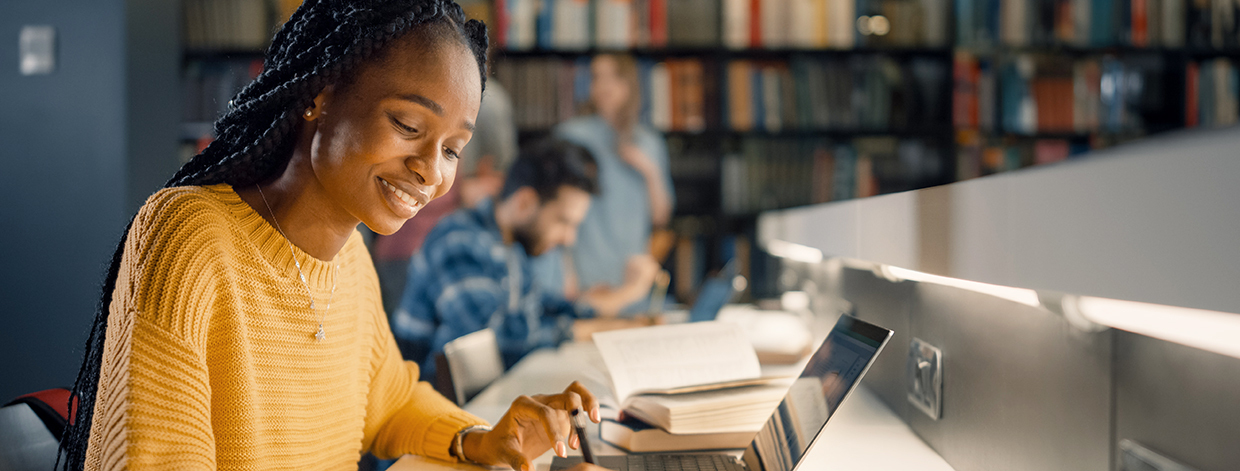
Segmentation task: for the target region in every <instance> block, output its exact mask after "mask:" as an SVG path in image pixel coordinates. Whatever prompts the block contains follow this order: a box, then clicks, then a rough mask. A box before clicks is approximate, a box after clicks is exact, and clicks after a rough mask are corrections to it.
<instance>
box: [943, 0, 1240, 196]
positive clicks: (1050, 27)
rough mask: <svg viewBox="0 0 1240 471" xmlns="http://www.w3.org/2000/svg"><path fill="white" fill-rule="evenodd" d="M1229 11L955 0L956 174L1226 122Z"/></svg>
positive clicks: (1197, 4)
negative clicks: (1180, 129) (958, 0)
mask: <svg viewBox="0 0 1240 471" xmlns="http://www.w3.org/2000/svg"><path fill="white" fill-rule="evenodd" d="M1237 13H1240V7H1238V6H1237V5H1235V4H1233V3H1228V2H1221V1H1215V0H1197V1H1187V0H1119V1H1116V0H1053V1H1033V0H1004V1H1002V2H980V1H965V2H960V3H958V6H957V9H956V11H955V12H954V15H955V19H956V42H957V44H956V47H955V50H956V57H955V61H954V67H953V69H954V70H953V78H954V82H955V85H954V92H953V93H954V97H953V124H954V125H955V127H956V128H957V136H956V137H957V139H956V143H957V149H958V154H957V165H956V168H957V175H956V178H957V179H966V178H972V177H976V176H980V175H986V174H990V173H995V172H1000V171H1006V170H1011V169H1016V168H1021V167H1026V166H1029V165H1038V164H1045V163H1051V162H1056V161H1059V160H1063V159H1065V158H1070V157H1073V156H1077V155H1081V154H1084V153H1085V152H1088V151H1089V150H1092V149H1098V148H1103V147H1109V146H1112V145H1115V144H1118V143H1122V142H1126V141H1131V140H1135V139H1140V138H1143V137H1146V136H1149V135H1152V134H1157V133H1160V132H1165V131H1169V130H1173V129H1179V128H1184V127H1195V126H1209V127H1221V126H1231V125H1234V124H1236V122H1237V112H1236V108H1237V105H1236V103H1237V92H1238V88H1240V86H1238V83H1237V82H1238V81H1237V79H1236V68H1235V65H1236V61H1237V59H1238V58H1240V56H1237V55H1236V51H1237V44H1238V41H1240V25H1238V24H1237V23H1236V21H1235V19H1234V18H1235V17H1236V14H1237ZM1203 71H1204V72H1203ZM1064 96H1067V97H1070V99H1063V98H1059V97H1064Z"/></svg>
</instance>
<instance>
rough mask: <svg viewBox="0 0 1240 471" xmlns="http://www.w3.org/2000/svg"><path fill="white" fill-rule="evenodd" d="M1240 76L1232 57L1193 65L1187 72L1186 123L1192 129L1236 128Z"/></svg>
mask: <svg viewBox="0 0 1240 471" xmlns="http://www.w3.org/2000/svg"><path fill="white" fill-rule="evenodd" d="M1238 95H1240V74H1238V73H1237V70H1236V64H1235V62H1234V61H1232V60H1231V59H1228V58H1215V59H1209V60H1205V61H1200V62H1197V61H1193V62H1189V64H1188V68H1187V70H1186V71H1185V98H1186V103H1185V109H1184V118H1185V124H1186V125H1187V126H1189V127H1193V126H1207V127H1222V126H1232V125H1235V124H1236V123H1237V122H1238V121H1240V119H1238V118H1240V116H1237V113H1238V108H1240V106H1238V103H1237V101H1238V100H1237V98H1238Z"/></svg>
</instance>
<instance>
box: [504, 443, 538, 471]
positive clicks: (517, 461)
mask: <svg viewBox="0 0 1240 471" xmlns="http://www.w3.org/2000/svg"><path fill="white" fill-rule="evenodd" d="M503 460H504V463H507V464H508V466H510V467H512V469H514V470H517V471H530V470H532V469H534V465H533V463H531V462H530V460H529V459H528V458H526V457H525V455H522V454H521V451H520V450H518V449H517V448H516V447H510V448H505V449H504V451H503Z"/></svg>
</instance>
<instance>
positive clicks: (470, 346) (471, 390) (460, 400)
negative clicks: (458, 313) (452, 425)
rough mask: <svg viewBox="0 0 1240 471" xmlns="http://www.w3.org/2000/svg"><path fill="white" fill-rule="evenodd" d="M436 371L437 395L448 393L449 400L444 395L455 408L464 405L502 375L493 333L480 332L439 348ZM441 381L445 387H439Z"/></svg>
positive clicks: (484, 330) (501, 362)
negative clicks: (455, 404)
mask: <svg viewBox="0 0 1240 471" xmlns="http://www.w3.org/2000/svg"><path fill="white" fill-rule="evenodd" d="M436 369H437V372H438V373H437V375H438V376H439V378H437V380H439V382H440V383H441V389H442V391H441V392H445V393H446V392H451V393H452V394H451V395H450V396H449V395H448V394H445V395H446V396H449V399H452V400H454V401H456V403H457V405H465V403H466V402H468V401H469V400H470V399H473V397H474V396H476V395H477V394H478V393H479V392H481V391H482V390H483V389H485V388H486V387H487V385H489V384H491V382H492V381H495V379H496V378H499V377H500V375H502V374H504V361H503V359H502V357H500V353H499V342H498V341H496V339H495V331H493V330H491V329H482V330H479V331H477V332H474V333H471V334H468V335H465V336H462V337H460V338H458V339H456V340H453V341H451V342H448V344H447V345H444V347H443V354H442V355H441V356H437V357H436ZM445 371H446V372H447V374H446V375H445V374H444V372H445ZM445 376H446V377H445ZM445 380H446V381H447V382H448V383H449V384H443V382H444V381H445ZM449 385H450V387H448V386H449Z"/></svg>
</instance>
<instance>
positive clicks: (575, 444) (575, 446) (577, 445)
mask: <svg viewBox="0 0 1240 471" xmlns="http://www.w3.org/2000/svg"><path fill="white" fill-rule="evenodd" d="M579 448H581V437H579V436H576V435H573V449H574V450H576V449H579Z"/></svg>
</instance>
